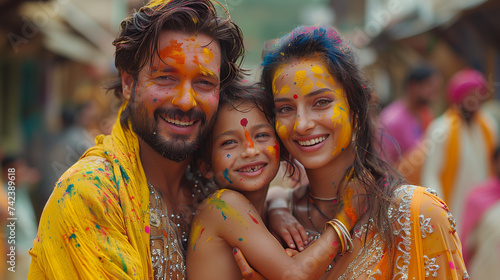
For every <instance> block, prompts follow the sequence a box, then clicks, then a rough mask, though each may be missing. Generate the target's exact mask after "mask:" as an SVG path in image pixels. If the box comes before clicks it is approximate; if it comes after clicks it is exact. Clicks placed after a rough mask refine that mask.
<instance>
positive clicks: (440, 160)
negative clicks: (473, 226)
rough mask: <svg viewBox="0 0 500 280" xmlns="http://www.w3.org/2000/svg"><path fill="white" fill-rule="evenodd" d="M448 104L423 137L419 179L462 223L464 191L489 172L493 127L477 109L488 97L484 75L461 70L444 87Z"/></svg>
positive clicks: (493, 139)
mask: <svg viewBox="0 0 500 280" xmlns="http://www.w3.org/2000/svg"><path fill="white" fill-rule="evenodd" d="M447 95H448V100H449V101H450V107H449V108H448V109H447V110H446V112H445V113H444V114H443V115H442V116H440V117H439V118H437V119H435V120H434V121H433V122H432V123H431V124H430V125H429V128H428V130H427V133H426V136H425V140H424V141H425V146H426V148H427V149H426V159H425V161H424V166H423V170H422V177H421V179H422V180H421V182H422V185H424V186H429V187H431V188H434V189H436V190H437V191H438V194H439V196H441V197H442V198H443V199H444V200H445V202H446V203H447V204H448V205H449V206H450V210H451V212H452V213H454V214H455V215H456V216H455V218H456V220H457V223H458V224H460V223H461V216H462V213H463V209H462V208H463V205H464V203H465V198H466V195H467V193H468V192H469V191H470V190H471V188H472V187H473V186H474V185H476V184H477V183H479V182H482V181H484V180H486V179H487V178H489V177H490V176H491V175H492V173H493V172H492V164H491V156H490V155H491V154H492V153H493V149H494V147H495V146H496V143H497V142H496V139H495V138H496V137H495V135H496V128H495V125H494V121H493V120H492V119H491V117H489V116H487V115H485V114H483V113H482V112H481V111H480V110H479V108H480V105H481V103H482V102H483V101H485V100H486V99H487V97H488V90H487V83H486V80H485V79H484V76H483V75H482V74H481V73H480V72H478V71H476V70H473V69H464V70H462V71H460V72H458V73H456V74H455V75H453V77H452V78H451V79H450V81H449V84H448V87H447Z"/></svg>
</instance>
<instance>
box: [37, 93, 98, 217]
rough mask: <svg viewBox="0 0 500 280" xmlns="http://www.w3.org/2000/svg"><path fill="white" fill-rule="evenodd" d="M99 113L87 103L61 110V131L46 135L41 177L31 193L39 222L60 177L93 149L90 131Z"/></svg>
mask: <svg viewBox="0 0 500 280" xmlns="http://www.w3.org/2000/svg"><path fill="white" fill-rule="evenodd" d="M99 110H100V109H99V108H98V105H97V103H96V101H94V100H90V101H88V102H85V103H83V104H81V105H79V106H78V107H77V108H76V109H75V108H74V107H66V108H63V110H62V113H61V122H62V130H61V131H60V132H59V133H58V134H57V136H52V137H51V136H50V135H47V136H46V139H45V148H44V150H43V151H42V153H43V154H44V156H43V158H44V161H43V163H41V164H40V167H39V168H40V170H41V171H42V172H41V174H42V177H41V182H40V185H39V187H38V188H37V189H36V190H35V191H34V193H35V197H36V198H37V199H36V200H35V201H34V205H33V206H34V208H35V213H36V216H37V220H39V219H40V216H41V214H42V210H43V207H44V206H45V203H46V202H47V200H48V199H49V196H50V194H51V193H52V191H53V189H54V182H56V181H57V180H58V179H59V177H61V175H63V173H64V172H66V170H67V169H68V168H70V167H71V166H72V165H73V164H75V163H76V162H77V161H78V159H79V158H80V157H81V156H82V155H83V154H84V153H85V151H86V150H87V149H89V148H90V147H92V146H94V137H95V136H97V135H98V134H101V133H98V134H95V135H94V133H95V131H93V130H92V128H93V127H94V126H95V125H96V124H97V123H98V120H99V119H100V115H101V114H100V111H99Z"/></svg>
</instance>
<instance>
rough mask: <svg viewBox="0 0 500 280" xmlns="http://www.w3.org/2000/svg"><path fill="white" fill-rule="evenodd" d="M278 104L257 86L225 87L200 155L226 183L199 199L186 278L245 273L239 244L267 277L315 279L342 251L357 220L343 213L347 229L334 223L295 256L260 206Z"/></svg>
mask: <svg viewBox="0 0 500 280" xmlns="http://www.w3.org/2000/svg"><path fill="white" fill-rule="evenodd" d="M273 109H274V105H273V104H272V103H271V104H269V102H268V101H266V98H265V97H264V92H263V91H262V90H261V89H260V88H259V87H257V86H248V85H232V88H230V89H228V90H226V91H225V92H224V93H221V101H220V105H219V109H218V113H217V117H216V120H215V123H214V128H213V131H212V134H211V136H210V139H209V140H208V142H207V143H206V145H207V146H206V147H207V149H206V150H205V151H206V154H205V155H204V156H203V157H204V159H205V160H204V161H205V162H209V163H210V164H208V165H207V164H202V167H200V168H201V169H202V172H203V169H205V170H204V171H205V172H204V173H205V174H206V177H213V178H214V179H215V182H216V183H217V184H218V185H219V186H220V187H221V189H220V190H219V191H217V192H215V193H214V194H212V195H211V196H209V197H208V198H207V199H205V200H204V201H203V202H202V203H201V205H200V206H199V208H198V211H197V213H196V216H195V217H194V220H193V224H192V227H191V235H190V240H189V247H188V250H187V251H188V252H187V276H188V279H241V272H240V269H239V268H238V266H237V265H236V262H235V260H234V258H233V253H236V252H237V251H236V250H238V249H236V248H235V249H234V250H233V248H234V247H238V248H239V249H240V250H241V251H242V252H243V254H244V256H245V258H246V259H247V261H248V263H249V264H250V265H251V266H252V268H253V269H255V270H256V271H258V272H259V273H260V274H262V276H263V277H265V278H266V279H292V278H293V279H317V278H318V277H319V276H320V275H321V274H323V272H324V271H325V269H326V268H327V267H328V265H329V264H330V262H331V261H332V259H333V258H334V257H335V255H336V254H337V252H338V251H339V250H342V251H344V252H345V250H346V248H347V245H346V244H347V243H348V240H347V237H346V235H347V236H349V233H348V231H349V230H350V229H351V228H352V226H351V224H354V223H355V221H354V222H353V221H350V220H349V219H346V218H345V215H342V214H340V215H339V216H338V218H339V219H341V220H343V224H344V225H347V227H349V228H348V229H345V230H346V231H347V233H346V234H342V233H341V231H342V230H341V229H339V228H340V227H341V226H340V227H339V226H337V227H336V226H335V225H334V224H331V225H332V226H328V227H327V229H326V231H325V233H324V234H323V235H322V237H321V238H319V239H318V240H317V241H316V242H314V243H313V244H312V245H311V246H309V247H308V248H307V249H306V250H305V251H304V252H302V253H300V254H297V255H296V256H294V257H293V258H291V257H289V256H288V255H287V253H286V252H285V250H284V249H283V247H282V246H281V245H280V243H279V242H278V241H277V240H276V238H275V237H274V236H273V235H271V233H270V232H269V231H268V230H267V228H266V225H265V223H264V221H263V219H262V217H261V214H262V213H264V207H265V197H266V194H267V190H268V188H269V183H270V182H271V180H272V179H273V178H274V176H275V175H276V172H277V171H278V167H279V161H280V151H279V145H278V141H277V138H276V134H275V130H274V128H273V125H272V124H273V123H274V121H273ZM203 166H205V167H203ZM340 212H341V213H344V211H340ZM332 221H333V220H332ZM339 236H341V237H342V238H344V239H341V238H340V237H339ZM349 238H350V236H349Z"/></svg>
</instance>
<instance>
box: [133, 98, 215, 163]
mask: <svg viewBox="0 0 500 280" xmlns="http://www.w3.org/2000/svg"><path fill="white" fill-rule="evenodd" d="M134 103H135V104H134ZM132 104H133V105H131V104H130V103H129V106H131V108H130V109H131V114H130V121H131V123H132V129H133V130H134V132H135V133H136V134H137V136H139V137H140V138H141V139H142V140H143V141H144V142H146V144H148V145H149V146H150V147H151V148H153V149H154V150H155V151H156V152H157V153H159V154H160V155H162V156H163V157H165V158H167V159H170V160H173V161H176V162H181V161H183V160H185V159H186V158H187V157H189V156H190V155H191V154H192V153H193V152H194V151H195V150H196V148H197V147H198V144H199V143H200V139H204V138H205V137H206V135H207V134H208V133H209V130H210V128H211V127H212V124H213V121H214V118H212V119H211V120H210V121H209V122H207V121H206V115H205V114H204V113H203V112H202V111H199V110H193V109H191V110H189V111H188V112H184V111H182V110H180V109H178V108H169V109H164V108H158V109H156V110H155V111H154V114H153V119H150V118H149V117H148V114H147V110H146V108H145V107H144V106H143V104H140V103H138V102H132ZM160 115H162V116H169V117H171V118H174V116H175V118H177V119H185V118H186V117H188V118H187V119H190V120H193V119H195V120H197V121H198V122H200V125H199V131H198V135H197V136H196V138H195V140H193V141H189V140H188V139H189V135H170V139H166V138H165V137H164V136H162V135H160V134H159V130H158V122H159V121H163V120H160Z"/></svg>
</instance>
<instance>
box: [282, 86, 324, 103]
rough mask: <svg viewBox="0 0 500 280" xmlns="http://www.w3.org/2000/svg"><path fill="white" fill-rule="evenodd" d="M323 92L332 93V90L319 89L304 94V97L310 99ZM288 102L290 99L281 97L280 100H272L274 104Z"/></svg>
mask: <svg viewBox="0 0 500 280" xmlns="http://www.w3.org/2000/svg"><path fill="white" fill-rule="evenodd" d="M323 92H333V90H332V89H331V88H320V89H318V90H315V91H311V92H310V93H308V94H306V95H305V97H312V96H315V95H318V94H321V93H323ZM290 100H291V98H289V97H281V98H276V99H274V102H284V101H290Z"/></svg>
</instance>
